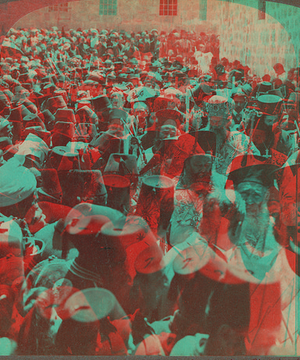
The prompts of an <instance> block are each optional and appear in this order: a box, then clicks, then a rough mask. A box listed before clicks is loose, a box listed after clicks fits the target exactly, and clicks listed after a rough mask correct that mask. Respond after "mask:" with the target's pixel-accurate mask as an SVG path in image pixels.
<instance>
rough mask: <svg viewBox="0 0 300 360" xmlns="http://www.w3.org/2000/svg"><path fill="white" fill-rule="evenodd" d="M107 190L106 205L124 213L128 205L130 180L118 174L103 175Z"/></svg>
mask: <svg viewBox="0 0 300 360" xmlns="http://www.w3.org/2000/svg"><path fill="white" fill-rule="evenodd" d="M103 181H104V184H105V187H106V190H107V205H108V206H109V207H111V208H113V209H116V210H118V211H120V212H122V213H124V214H127V213H128V211H129V207H130V181H129V180H128V179H127V178H126V177H124V176H120V175H103Z"/></svg>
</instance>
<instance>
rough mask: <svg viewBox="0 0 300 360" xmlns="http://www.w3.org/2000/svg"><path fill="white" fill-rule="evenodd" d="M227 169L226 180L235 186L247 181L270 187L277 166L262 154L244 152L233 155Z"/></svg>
mask: <svg viewBox="0 0 300 360" xmlns="http://www.w3.org/2000/svg"><path fill="white" fill-rule="evenodd" d="M229 169H230V171H229V174H228V180H231V181H233V184H234V185H235V186H236V185H238V184H240V183H241V182H246V181H247V182H248V181H249V182H254V183H258V184H261V185H264V186H266V187H271V186H273V185H274V179H275V172H276V171H277V170H279V166H277V165H274V164H272V163H271V161H270V160H269V159H266V158H265V157H263V156H255V155H249V154H245V155H239V156H237V157H235V158H234V159H233V161H232V163H231V165H230V167H229Z"/></svg>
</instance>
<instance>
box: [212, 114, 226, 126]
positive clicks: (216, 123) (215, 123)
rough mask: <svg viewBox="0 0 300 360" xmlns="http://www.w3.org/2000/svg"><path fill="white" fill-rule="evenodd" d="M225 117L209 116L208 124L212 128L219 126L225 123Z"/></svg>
mask: <svg viewBox="0 0 300 360" xmlns="http://www.w3.org/2000/svg"><path fill="white" fill-rule="evenodd" d="M226 121H227V119H226V118H225V117H223V116H211V117H210V125H211V127H212V128H221V127H223V126H224V125H225V123H226Z"/></svg>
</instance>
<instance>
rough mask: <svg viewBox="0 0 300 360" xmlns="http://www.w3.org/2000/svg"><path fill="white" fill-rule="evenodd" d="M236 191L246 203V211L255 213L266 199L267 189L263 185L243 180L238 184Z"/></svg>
mask: <svg viewBox="0 0 300 360" xmlns="http://www.w3.org/2000/svg"><path fill="white" fill-rule="evenodd" d="M237 191H238V193H239V194H240V195H241V197H242V199H243V200H244V201H245V203H246V211H247V213H256V212H257V211H260V206H261V205H262V203H263V202H264V201H265V200H266V196H267V192H268V189H267V187H265V186H264V185H261V184H258V183H254V182H251V181H249V182H246V181H245V182H242V183H240V184H239V185H238V187H237Z"/></svg>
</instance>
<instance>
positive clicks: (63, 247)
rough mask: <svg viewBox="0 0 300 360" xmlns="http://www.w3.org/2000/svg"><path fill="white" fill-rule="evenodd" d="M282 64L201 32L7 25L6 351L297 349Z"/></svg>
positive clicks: (294, 235) (3, 157)
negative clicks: (253, 62)
mask: <svg viewBox="0 0 300 360" xmlns="http://www.w3.org/2000/svg"><path fill="white" fill-rule="evenodd" d="M272 66H273V70H274V72H273V73H272V74H265V75H264V76H263V77H261V78H260V77H258V76H256V74H255V73H254V71H253V70H252V69H250V68H249V67H248V66H247V64H242V63H241V62H240V61H239V60H235V61H233V62H229V61H228V59H226V58H222V59H220V56H219V39H218V36H217V35H215V34H206V33H203V32H202V33H200V34H197V33H195V32H193V31H183V30H180V31H179V30H174V31H172V32H170V33H166V32H163V31H162V32H160V34H159V32H158V31H157V30H155V29H153V30H152V31H150V32H148V31H141V32H135V33H134V32H131V33H129V32H126V31H115V30H105V29H104V30H98V29H89V30H82V29H77V30H65V29H64V28H63V29H62V30H58V28H55V27H53V28H52V29H49V30H47V29H33V28H31V29H11V30H10V31H9V32H8V34H7V36H6V37H5V38H3V39H2V47H1V62H0V69H1V77H0V354H1V355H12V354H15V355H163V356H165V355H174V356H181V355H182V356H184V355H186V356H187V355H190V356H194V355H195V356H196V355H228V356H233V355H297V354H298V355H299V347H300V343H299V316H298V302H299V283H298V282H299V251H300V246H299V235H298V203H299V200H298V196H299V194H300V191H299V180H298V177H299V173H298V172H299V169H298V167H299V159H298V157H299V156H298V155H299V150H298V139H299V135H300V132H299V105H300V95H299V75H300V74H299V70H300V68H299V67H297V68H292V69H287V70H286V69H285V68H284V66H283V65H282V64H280V63H276V64H272ZM297 346H298V347H297Z"/></svg>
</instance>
